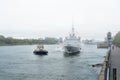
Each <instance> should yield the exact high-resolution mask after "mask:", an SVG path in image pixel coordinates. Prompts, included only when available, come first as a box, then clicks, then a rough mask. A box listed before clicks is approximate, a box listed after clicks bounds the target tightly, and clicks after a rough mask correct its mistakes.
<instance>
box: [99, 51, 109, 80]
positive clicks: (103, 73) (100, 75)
mask: <svg viewBox="0 0 120 80" xmlns="http://www.w3.org/2000/svg"><path fill="white" fill-rule="evenodd" d="M108 55H109V52H108V53H107V55H106V56H105V60H104V63H103V65H102V69H101V72H100V74H99V76H98V80H105V69H106V67H107V66H106V65H107V61H108Z"/></svg>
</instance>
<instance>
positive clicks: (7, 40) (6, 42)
mask: <svg viewBox="0 0 120 80" xmlns="http://www.w3.org/2000/svg"><path fill="white" fill-rule="evenodd" d="M59 42H60V39H57V38H51V37H46V38H45V39H43V38H39V39H17V38H13V37H4V36H3V35H0V46H12V45H35V44H58V43H59Z"/></svg>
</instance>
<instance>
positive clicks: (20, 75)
mask: <svg viewBox="0 0 120 80" xmlns="http://www.w3.org/2000/svg"><path fill="white" fill-rule="evenodd" d="M57 47H60V46H59V45H45V49H46V50H48V52H49V53H48V55H45V56H40V55H34V54H33V50H34V49H35V48H36V46H31V45H30V46H1V47H0V52H1V53H0V80H97V77H98V74H99V71H100V69H101V68H100V67H99V68H97V67H92V66H91V65H92V64H96V63H102V62H103V60H104V56H105V54H106V52H107V50H106V49H97V48H96V46H95V45H83V46H82V52H81V53H79V54H77V55H74V56H73V55H70V56H68V55H67V56H66V55H64V53H63V52H62V50H61V51H60V50H56V48H57Z"/></svg>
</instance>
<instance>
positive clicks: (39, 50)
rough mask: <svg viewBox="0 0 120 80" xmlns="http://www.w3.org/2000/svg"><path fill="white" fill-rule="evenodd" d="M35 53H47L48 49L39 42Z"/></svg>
mask: <svg viewBox="0 0 120 80" xmlns="http://www.w3.org/2000/svg"><path fill="white" fill-rule="evenodd" d="M33 53H34V54H36V55H47V53H48V51H46V50H44V46H43V45H42V44H39V45H37V48H36V49H35V50H34V51H33Z"/></svg>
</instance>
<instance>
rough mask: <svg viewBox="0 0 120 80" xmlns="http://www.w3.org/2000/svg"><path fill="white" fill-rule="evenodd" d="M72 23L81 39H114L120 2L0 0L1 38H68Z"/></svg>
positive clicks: (119, 15) (110, 0) (117, 25)
mask: <svg viewBox="0 0 120 80" xmlns="http://www.w3.org/2000/svg"><path fill="white" fill-rule="evenodd" d="M72 17H73V18H72ZM72 20H73V22H74V27H75V30H76V31H77V34H78V35H80V36H81V38H82V39H86V38H90V39H92V38H95V39H104V37H105V36H106V33H107V32H108V31H111V32H112V33H113V35H115V34H116V33H117V32H118V31H119V30H120V0H0V34H1V35H4V36H6V37H8V36H11V37H17V38H39V37H65V36H67V35H68V33H69V32H70V31H71V28H72Z"/></svg>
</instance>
